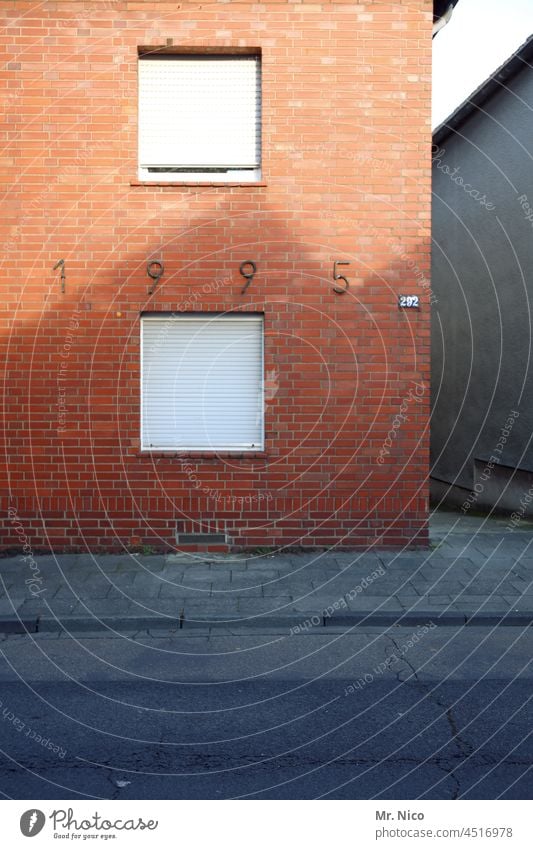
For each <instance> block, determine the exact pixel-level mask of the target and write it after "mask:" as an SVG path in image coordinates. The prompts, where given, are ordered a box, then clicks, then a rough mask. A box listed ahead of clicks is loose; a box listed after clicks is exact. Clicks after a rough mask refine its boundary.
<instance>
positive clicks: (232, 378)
mask: <svg viewBox="0 0 533 849" xmlns="http://www.w3.org/2000/svg"><path fill="white" fill-rule="evenodd" d="M141 337H142V343H141V344H142V370H141V373H142V447H143V448H145V449H146V448H161V449H192V450H203V449H207V450H215V449H216V450H221V449H228V450H231V449H236V450H260V449H262V447H263V317H262V316H259V315H238V316H236V315H217V316H213V315H211V316H208V315H205V316H164V317H162V316H157V317H154V316H145V317H143V318H142V321H141Z"/></svg>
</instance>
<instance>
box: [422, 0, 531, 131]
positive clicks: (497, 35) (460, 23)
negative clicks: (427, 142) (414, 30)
mask: <svg viewBox="0 0 533 849" xmlns="http://www.w3.org/2000/svg"><path fill="white" fill-rule="evenodd" d="M531 33H533V0H459V2H458V4H457V6H456V7H455V10H454V13H453V15H452V19H451V21H450V23H449V24H448V25H447V26H445V27H444V29H443V30H441V32H440V33H439V34H438V35H437V36H436V37H435V39H434V40H433V126H434V127H436V126H438V125H439V124H441V123H442V122H443V121H444V120H445V119H446V118H447V117H448V116H449V115H450V114H451V113H452V112H453V110H454V109H455V108H456V107H457V106H459V104H460V103H462V102H463V100H466V99H467V97H468V96H469V95H470V94H472V92H473V91H474V90H475V89H476V88H477V87H478V86H479V85H480V84H481V83H482V82H484V81H485V80H486V79H487V77H490V75H491V73H492V71H494V70H495V69H496V68H498V67H499V66H500V65H502V64H503V62H505V60H506V59H508V58H509V56H511V54H512V53H514V52H515V50H516V48H517V47H519V46H520V45H521V44H523V42H524V41H525V40H526V38H527V37H528V36H529V35H531Z"/></svg>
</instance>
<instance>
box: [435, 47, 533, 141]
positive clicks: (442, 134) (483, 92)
mask: <svg viewBox="0 0 533 849" xmlns="http://www.w3.org/2000/svg"><path fill="white" fill-rule="evenodd" d="M529 60H533V34H531V35H530V36H529V38H528V39H527V40H526V41H524V43H523V44H521V45H520V47H519V48H518V49H517V50H516V51H515V52H514V53H513V54H512V55H511V56H510V57H509V58H508V59H506V61H505V62H504V63H503V65H500V67H499V68H496V70H495V71H494V72H493V73H492V74H491V75H490V77H489V78H488V79H487V80H485V82H483V83H482V84H481V85H480V86H479V87H478V88H477V89H476V90H475V91H474V92H473V93H472V94H471V95H470V96H469V97H468V98H467V99H466V100H464V101H463V102H462V103H461V104H460V105H459V106H458V107H457V109H455V110H454V111H453V112H452V114H451V115H449V117H448V118H446V120H445V121H443V122H442V123H441V124H439V126H438V127H436V128H435V129H434V130H433V141H434V142H435V144H440V143H441V142H442V141H444V139H445V138H446V137H447V136H449V135H451V133H453V132H455V130H457V129H458V127H460V126H461V124H463V123H464V121H466V119H467V118H468V117H469V116H470V115H471V114H472V113H473V112H474V111H475V110H476V109H479V108H480V107H481V106H482V105H483V104H484V103H485V102H486V101H487V100H488V99H489V98H490V97H492V95H493V94H495V93H496V92H498V91H501V89H502V85H503V83H506V82H508V81H509V80H511V79H512V78H513V77H516V76H517V74H519V73H520V72H521V71H523V70H524V68H527V67H529V65H528V64H527V63H528V62H529Z"/></svg>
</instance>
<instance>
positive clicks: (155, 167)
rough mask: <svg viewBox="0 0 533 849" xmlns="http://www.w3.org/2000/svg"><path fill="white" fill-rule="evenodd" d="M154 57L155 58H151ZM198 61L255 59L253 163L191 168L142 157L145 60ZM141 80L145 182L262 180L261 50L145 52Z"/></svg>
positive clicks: (141, 169)
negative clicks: (143, 74)
mask: <svg viewBox="0 0 533 849" xmlns="http://www.w3.org/2000/svg"><path fill="white" fill-rule="evenodd" d="M150 57H152V58H150ZM187 59H190V60H197V59H201V60H202V61H204V62H209V61H210V60H220V59H222V60H224V61H232V60H234V61H242V60H247V61H252V62H254V65H255V70H256V93H257V103H256V116H255V117H254V119H253V120H254V125H255V126H256V133H257V134H256V146H255V147H256V149H255V156H254V160H255V163H254V165H253V166H252V164H250V165H246V167H244V166H243V164H242V162H241V163H240V167H239V164H238V163H216V164H213V165H207V164H206V165H204V164H199V165H198V166H196V165H195V166H194V168H191V165H190V163H180V162H175V163H172V164H169V163H168V162H163V163H155V162H151V163H147V162H143V160H142V156H143V153H142V122H143V116H142V108H143V107H142V102H141V100H142V92H141V85H142V84H141V78H140V76H141V62H150V61H160V60H162V61H167V62H171V61H173V60H177V61H181V60H185V61H186V60H187ZM137 69H138V81H137V91H138V161H139V168H138V176H139V180H142V181H143V182H157V183H161V182H195V183H227V182H239V183H249V182H250V183H252V182H258V181H260V180H261V177H262V171H261V158H262V138H261V135H262V85H261V70H262V65H261V54H260V52H256V51H254V52H250V53H242V54H241V53H229V52H223V51H221V52H220V53H215V52H211V51H209V52H205V51H204V52H202V51H200V50H198V51H194V52H192V53H189V52H184V53H180V52H179V51H178V50H176V51H175V52H174V51H173V52H172V53H169V52H166V51H165V52H158V51H154V52H152V53H150V52H144V51H143V52H142V53H140V54H139V57H138V63H137ZM257 110H258V113H259V115H258V123H256V122H257ZM162 132H165V128H164V127H163V128H162Z"/></svg>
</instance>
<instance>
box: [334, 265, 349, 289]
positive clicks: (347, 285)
mask: <svg viewBox="0 0 533 849" xmlns="http://www.w3.org/2000/svg"><path fill="white" fill-rule="evenodd" d="M338 265H350V263H349V262H347V260H345V259H338V260H337V261H336V262H334V263H333V279H334V280H344V282H345V284H346V285H345V286H334V287H333V291H334V292H335V293H336V294H337V295H344V293H345V292H347V291H348V288H349V286H350V283H349V281H348V278H347V277H345V276H344V274H337V266H338Z"/></svg>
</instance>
